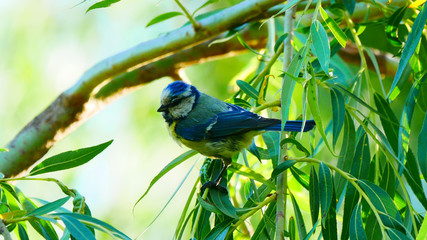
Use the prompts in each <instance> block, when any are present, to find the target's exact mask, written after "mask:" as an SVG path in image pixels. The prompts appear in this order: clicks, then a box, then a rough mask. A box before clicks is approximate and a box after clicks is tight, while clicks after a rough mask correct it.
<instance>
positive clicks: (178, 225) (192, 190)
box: [174, 178, 200, 239]
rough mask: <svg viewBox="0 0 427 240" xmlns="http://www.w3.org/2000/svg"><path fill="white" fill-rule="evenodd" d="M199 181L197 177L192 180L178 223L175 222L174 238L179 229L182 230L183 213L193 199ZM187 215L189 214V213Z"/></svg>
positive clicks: (184, 213)
mask: <svg viewBox="0 0 427 240" xmlns="http://www.w3.org/2000/svg"><path fill="white" fill-rule="evenodd" d="M199 182H200V178H198V179H197V180H196V181H195V182H194V184H193V188H192V189H191V192H190V195H188V198H187V202H186V203H185V206H184V209H183V210H182V211H181V217H180V218H179V220H178V224H177V226H176V229H175V235H174V238H175V239H177V238H178V236H179V232H180V230H182V229H183V228H184V226H183V224H184V221H185V215H186V214H187V211H188V209H189V207H190V204H191V201H192V200H193V196H194V194H195V193H196V190H197V189H198V186H199ZM189 215H191V213H190V214H189Z"/></svg>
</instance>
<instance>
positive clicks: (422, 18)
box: [387, 5, 427, 101]
mask: <svg viewBox="0 0 427 240" xmlns="http://www.w3.org/2000/svg"><path fill="white" fill-rule="evenodd" d="M426 20H427V7H426V5H424V7H423V9H422V10H421V11H420V13H419V14H418V16H417V18H416V19H415V21H414V24H413V26H412V29H411V32H410V33H409V35H408V39H407V40H406V43H405V47H404V48H403V51H402V56H401V58H400V61H399V66H398V67H397V71H396V75H394V80H393V83H392V85H391V88H390V92H389V94H388V96H387V98H388V99H390V100H392V101H393V100H394V99H395V98H396V97H397V95H399V93H400V90H399V89H398V88H396V86H397V83H398V81H399V79H400V77H401V76H402V73H403V70H404V69H405V67H406V65H407V64H408V62H409V59H410V58H411V57H412V55H413V54H414V51H415V49H416V48H417V45H418V43H419V42H420V39H421V34H422V32H423V29H424V26H425V24H426Z"/></svg>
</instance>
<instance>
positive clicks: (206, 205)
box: [197, 194, 221, 214]
mask: <svg viewBox="0 0 427 240" xmlns="http://www.w3.org/2000/svg"><path fill="white" fill-rule="evenodd" d="M197 201H199V203H200V205H201V206H202V207H203V208H204V209H206V210H207V211H209V212H213V213H215V214H221V211H220V210H219V209H218V208H217V207H216V206H215V205H213V204H212V203H210V202H208V201H206V200H205V199H203V198H202V197H201V196H200V194H197Z"/></svg>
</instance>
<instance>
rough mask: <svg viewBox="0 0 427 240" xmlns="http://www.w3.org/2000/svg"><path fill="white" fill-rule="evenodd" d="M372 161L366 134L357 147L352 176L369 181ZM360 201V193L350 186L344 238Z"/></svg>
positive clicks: (360, 138)
mask: <svg viewBox="0 0 427 240" xmlns="http://www.w3.org/2000/svg"><path fill="white" fill-rule="evenodd" d="M370 159H371V157H370V152H369V138H368V136H367V135H366V133H363V134H362V135H361V136H360V137H359V141H358V143H357V146H356V151H355V154H354V158H353V161H352V166H351V170H350V174H351V175H352V176H354V177H355V178H357V179H367V178H368V173H369V162H370ZM358 199H359V193H358V192H357V191H356V189H355V188H354V187H353V186H352V185H350V184H349V185H348V186H347V191H346V193H345V198H344V213H343V224H342V226H343V228H342V234H341V236H342V238H347V237H348V235H349V230H350V229H349V226H351V225H350V219H351V215H352V213H353V211H354V208H355V206H356V204H357V202H358Z"/></svg>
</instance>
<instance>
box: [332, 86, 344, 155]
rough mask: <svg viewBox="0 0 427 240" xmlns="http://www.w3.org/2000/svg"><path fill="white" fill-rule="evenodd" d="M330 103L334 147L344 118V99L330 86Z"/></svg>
mask: <svg viewBox="0 0 427 240" xmlns="http://www.w3.org/2000/svg"><path fill="white" fill-rule="evenodd" d="M331 103H332V145H333V146H334V148H335V145H336V144H337V141H338V137H339V135H340V132H341V129H342V126H343V124H344V118H345V101H344V97H343V96H342V94H341V92H339V91H338V90H336V89H334V88H331Z"/></svg>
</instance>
